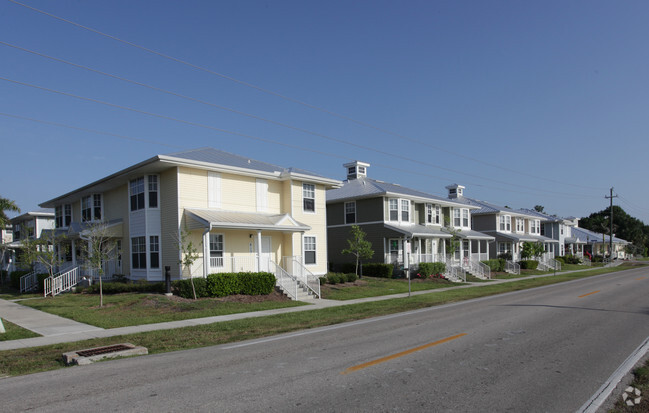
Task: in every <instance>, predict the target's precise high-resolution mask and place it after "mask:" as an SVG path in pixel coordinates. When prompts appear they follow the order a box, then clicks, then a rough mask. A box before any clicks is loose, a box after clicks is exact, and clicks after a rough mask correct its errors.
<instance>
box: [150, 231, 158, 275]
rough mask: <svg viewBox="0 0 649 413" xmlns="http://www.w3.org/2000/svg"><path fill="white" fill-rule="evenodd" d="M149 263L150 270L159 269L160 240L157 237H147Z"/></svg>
mask: <svg viewBox="0 0 649 413" xmlns="http://www.w3.org/2000/svg"><path fill="white" fill-rule="evenodd" d="M149 261H150V263H151V265H150V267H151V268H160V240H159V238H158V236H157V235H152V236H150V237H149Z"/></svg>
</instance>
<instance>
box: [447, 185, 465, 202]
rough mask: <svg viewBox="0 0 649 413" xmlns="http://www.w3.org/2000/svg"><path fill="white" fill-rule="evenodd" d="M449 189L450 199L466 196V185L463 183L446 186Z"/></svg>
mask: <svg viewBox="0 0 649 413" xmlns="http://www.w3.org/2000/svg"><path fill="white" fill-rule="evenodd" d="M446 189H448V197H449V198H450V199H457V198H462V197H463V196H464V187H463V186H462V185H458V184H453V185H449V186H447V187H446Z"/></svg>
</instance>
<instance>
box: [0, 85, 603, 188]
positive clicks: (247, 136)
mask: <svg viewBox="0 0 649 413" xmlns="http://www.w3.org/2000/svg"><path fill="white" fill-rule="evenodd" d="M0 80H4V81H6V82H10V83H14V84H18V85H21V86H26V87H30V88H34V89H38V90H43V91H46V92H50V93H55V94H59V95H63V96H67V97H72V98H75V99H79V100H83V101H87V102H92V103H98V104H101V105H106V106H109V107H114V108H118V109H122V110H127V111H132V112H135V113H139V114H143V115H147V116H152V117H156V118H160V119H165V120H170V121H174V122H179V123H183V124H187V125H191V126H196V127H200V128H205V129H210V130H214V131H218V132H222V133H226V134H231V135H235V136H239V137H244V138H248V139H253V140H258V141H262V142H267V143H273V144H277V145H281V146H285V147H289V148H293V149H299V150H304V151H309V152H313V153H318V154H322V153H323V152H321V151H318V150H315V149H310V148H304V147H300V146H297V145H292V144H287V143H284V142H280V141H276V140H272V139H267V138H261V137H259V136H253V135H248V134H245V133H242V132H235V131H230V130H227V129H223V128H217V127H214V126H209V125H205V124H202V123H198V122H192V121H188V120H184V119H179V118H175V117H172V116H167V115H161V114H158V113H153V112H148V111H144V110H141V109H135V108H131V107H128V106H124V105H119V104H115V103H110V102H105V101H102V100H98V99H94V98H88V97H84V96H79V95H75V94H72V93H68V92H63V91H59V90H55V89H50V88H47V87H44V86H39V85H34V84H30V83H26V82H21V81H18V80H13V79H9V78H5V77H1V76H0ZM341 143H344V144H347V145H351V146H356V147H359V148H361V149H365V150H369V151H373V152H376V153H379V154H383V155H387V156H390V157H393V158H399V159H402V160H405V161H408V162H413V163H418V164H421V165H424V166H428V167H432V168H436V169H441V170H445V171H449V172H453V173H457V174H461V175H466V176H470V177H474V178H478V179H483V180H487V181H491V182H496V183H500V184H505V185H509V186H513V187H518V188H522V189H531V188H529V187H527V186H524V185H517V184H512V183H509V182H504V181H499V180H496V179H490V178H486V177H484V176H479V175H474V174H470V173H466V172H463V171H458V170H454V169H450V168H444V167H441V166H439V165H434V164H431V163H427V162H424V161H419V160H417V159H412V158H409V157H406V156H403V155H398V154H395V153H390V152H386V151H381V150H378V149H375V148H371V147H365V146H363V145H357V144H353V143H349V142H344V141H343V142H341ZM536 190H537V191H538V192H545V193H549V194H557V195H562V196H575V194H573V193H562V192H555V191H545V190H539V189H536ZM581 196H584V197H590V196H589V195H585V194H583V195H581Z"/></svg>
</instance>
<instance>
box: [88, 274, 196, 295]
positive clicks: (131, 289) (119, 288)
mask: <svg viewBox="0 0 649 413" xmlns="http://www.w3.org/2000/svg"><path fill="white" fill-rule="evenodd" d="M201 279H202V278H201ZM197 280H198V279H195V280H194V282H195V281H197ZM183 281H185V280H183ZM186 281H189V280H186ZM101 287H102V293H103V294H108V295H110V294H122V293H159V294H162V293H164V291H165V285H164V283H161V282H158V283H149V282H146V281H144V282H136V283H123V282H119V281H117V282H102V285H101ZM191 289H192V287H191V285H189V296H190V297H192V298H193V295H192V293H191ZM83 292H85V293H88V294H99V282H95V283H94V284H92V285H90V286H88V287H85V288H84V289H83ZM196 293H197V294H198V290H197V291H196Z"/></svg>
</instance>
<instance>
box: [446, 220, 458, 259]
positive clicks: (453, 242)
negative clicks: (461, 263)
mask: <svg viewBox="0 0 649 413" xmlns="http://www.w3.org/2000/svg"><path fill="white" fill-rule="evenodd" d="M444 230H445V231H446V232H448V233H449V234H451V239H449V240H448V243H447V244H446V245H447V247H446V255H447V256H448V258H449V259H450V258H452V257H453V255H454V254H455V252H456V251H458V250H459V249H460V236H459V235H458V234H459V233H460V232H461V231H462V229H459V228H455V227H454V226H452V225H451V220H450V219H449V218H448V217H445V219H444Z"/></svg>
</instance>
